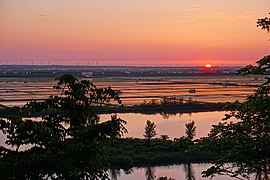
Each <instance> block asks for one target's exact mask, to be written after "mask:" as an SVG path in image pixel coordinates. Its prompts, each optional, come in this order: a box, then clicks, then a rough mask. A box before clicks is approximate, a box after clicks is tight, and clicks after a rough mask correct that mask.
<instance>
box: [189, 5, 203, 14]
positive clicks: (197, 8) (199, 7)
mask: <svg viewBox="0 0 270 180" xmlns="http://www.w3.org/2000/svg"><path fill="white" fill-rule="evenodd" d="M202 7H203V5H202V4H193V5H192V6H191V7H189V8H187V9H185V11H186V12H190V11H195V10H199V9H201V8H202Z"/></svg>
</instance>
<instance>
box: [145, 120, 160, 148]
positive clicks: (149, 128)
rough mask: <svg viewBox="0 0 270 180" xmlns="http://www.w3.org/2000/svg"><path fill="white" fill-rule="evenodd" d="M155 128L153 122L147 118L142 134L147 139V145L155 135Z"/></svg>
mask: <svg viewBox="0 0 270 180" xmlns="http://www.w3.org/2000/svg"><path fill="white" fill-rule="evenodd" d="M155 128H156V125H155V123H154V122H151V121H149V120H147V122H146V126H145V128H144V129H145V132H144V135H143V136H144V137H145V139H146V140H147V144H148V146H150V141H151V139H152V138H153V137H155V136H156V135H157V132H156V130H155Z"/></svg>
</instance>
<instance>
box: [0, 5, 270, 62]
mask: <svg viewBox="0 0 270 180" xmlns="http://www.w3.org/2000/svg"><path fill="white" fill-rule="evenodd" d="M269 11H270V1H269V0H260V1H254V0H237V1H235V0H219V1H216V0H204V1H199V0H169V1H165V0H147V1H145V0H128V1H127V0H113V1H104V0H89V1H86V0H64V1H63V0H46V1H44V0H2V1H0V64H39V65H40V64H68V65H71V64H80V65H84V64H85V65H88V64H89V65H96V64H98V65H202V64H206V63H211V64H213V65H239V64H241V65H243V64H250V63H254V62H255V61H256V60H258V59H260V58H261V57H263V56H264V55H267V54H269V48H270V41H268V39H269V38H270V37H269V34H268V33H266V32H264V31H262V30H260V28H257V27H256V21H257V19H258V18H261V17H265V16H267V15H268V12H269Z"/></svg>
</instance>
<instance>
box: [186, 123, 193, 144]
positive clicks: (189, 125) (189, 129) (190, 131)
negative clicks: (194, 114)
mask: <svg viewBox="0 0 270 180" xmlns="http://www.w3.org/2000/svg"><path fill="white" fill-rule="evenodd" d="M185 126H186V137H187V138H188V139H190V140H193V138H194V137H195V133H196V126H195V122H194V121H191V122H190V123H186V124H185Z"/></svg>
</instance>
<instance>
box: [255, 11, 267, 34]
mask: <svg viewBox="0 0 270 180" xmlns="http://www.w3.org/2000/svg"><path fill="white" fill-rule="evenodd" d="M269 14H270V13H269ZM257 26H258V27H261V28H262V29H263V30H266V31H267V32H269V30H270V29H269V28H270V18H268V17H265V18H260V19H258V21H257Z"/></svg>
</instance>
